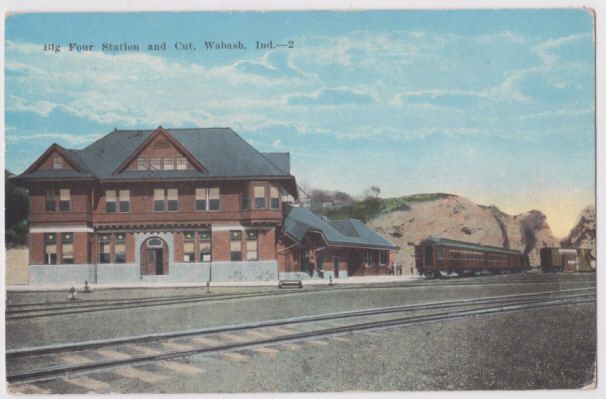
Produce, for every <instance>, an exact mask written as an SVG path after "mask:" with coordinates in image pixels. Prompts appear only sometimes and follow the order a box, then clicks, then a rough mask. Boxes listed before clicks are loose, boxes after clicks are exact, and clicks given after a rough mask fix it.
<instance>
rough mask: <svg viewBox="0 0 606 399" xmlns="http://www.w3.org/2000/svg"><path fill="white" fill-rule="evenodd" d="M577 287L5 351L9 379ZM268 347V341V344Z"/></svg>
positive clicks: (518, 300)
mask: <svg viewBox="0 0 606 399" xmlns="http://www.w3.org/2000/svg"><path fill="white" fill-rule="evenodd" d="M592 302H593V303H595V291H594V290H593V289H592V288H589V289H573V290H566V291H552V292H544V293H533V294H521V295H507V296H498V297H489V298H478V299H467V300H456V301H448V302H437V303H427V304H417V305H407V306H395V307H385V308H377V309H368V310H360V311H349V312H339V313H331V314H324V315H317V316H306V317H297V318H288V319H281V320H271V321H266V322H258V323H248V324H242V325H235V326H224V327H216V328H207V329H202V330H192V331H180V332H175V333H167V334H156V335H147V336H136V337H126V338H120V339H113V340H107V341H91V342H85V343H79V344H69V345H55V346H46V347H38V348H25V349H19V350H12V351H7V352H6V366H7V371H8V373H7V380H8V382H9V383H11V384H16V383H30V382H38V381H46V380H52V379H56V378H61V377H66V376H73V375H78V374H81V373H90V372H96V371H102V370H107V369H116V368H120V367H132V366H137V365H142V364H145V363H150V362H158V361H169V360H173V359H179V358H187V357H191V356H194V355H215V354H222V353H223V354H224V353H230V352H234V351H236V352H237V351H239V350H245V349H251V348H259V347H268V346H272V345H277V344H285V343H293V342H299V341H306V340H317V339H322V338H327V337H335V336H339V335H343V334H349V333H356V332H367V331H371V330H378V329H385V328H393V327H402V326H410V325H417V324H421V323H430V322H440V321H446V320H452V319H456V318H462V317H470V316H482V315H493V314H498V313H504V312H515V311H523V310H529V309H537V308H545V307H552V306H562V305H570V304H580V303H592ZM266 350H267V349H266Z"/></svg>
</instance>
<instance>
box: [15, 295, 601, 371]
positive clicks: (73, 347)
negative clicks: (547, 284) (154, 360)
mask: <svg viewBox="0 0 606 399" xmlns="http://www.w3.org/2000/svg"><path fill="white" fill-rule="evenodd" d="M590 290H591V291H593V289H589V288H578V289H572V290H562V291H546V292H540V293H525V294H512V295H501V296H493V297H484V298H470V299H459V300H455V301H442V302H430V303H420V304H414V305H400V306H389V307H382V308H371V309H364V310H353V311H344V312H334V313H325V314H321V315H312V316H299V317H290V318H286V319H275V320H268V321H262V322H253V323H245V324H238V325H227V326H220V327H210V328H204V329H196V330H185V331H175V332H168V333H158V334H148V335H137V336H131V337H124V338H115V339H107V340H96V341H87V342H80V343H76V344H59V345H48V346H41V347H33V348H21V349H13V350H6V352H5V355H6V359H7V360H9V359H14V358H18V357H25V356H39V355H45V354H53V353H61V352H72V351H82V350H90V349H98V348H102V347H107V346H116V345H124V344H131V343H144V342H155V341H163V340H169V339H178V338H187V337H191V336H200V335H211V334H217V333H227V332H236V331H241V330H247V329H254V328H264V327H277V326H283V325H286V324H297V323H310V322H317V321H326V320H337V319H343V318H352V317H363V316H374V315H379V314H388V313H402V312H414V311H419V310H432V309H439V308H452V307H460V306H471V305H484V304H492V303H498V302H506V303H510V302H519V301H522V300H535V301H536V300H541V299H549V298H551V297H553V296H560V297H566V298H567V297H578V296H594V295H595V293H594V292H587V291H590Z"/></svg>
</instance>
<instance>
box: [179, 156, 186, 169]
mask: <svg viewBox="0 0 606 399" xmlns="http://www.w3.org/2000/svg"><path fill="white" fill-rule="evenodd" d="M186 169H187V160H186V159H185V158H184V157H177V170H186Z"/></svg>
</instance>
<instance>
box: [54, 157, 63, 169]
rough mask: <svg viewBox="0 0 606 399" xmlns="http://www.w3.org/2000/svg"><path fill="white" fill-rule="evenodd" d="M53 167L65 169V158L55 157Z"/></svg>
mask: <svg viewBox="0 0 606 399" xmlns="http://www.w3.org/2000/svg"><path fill="white" fill-rule="evenodd" d="M53 169H63V159H62V158H61V157H53Z"/></svg>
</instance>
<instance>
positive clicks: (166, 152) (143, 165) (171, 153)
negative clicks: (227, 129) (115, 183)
mask: <svg viewBox="0 0 606 399" xmlns="http://www.w3.org/2000/svg"><path fill="white" fill-rule="evenodd" d="M173 170H175V171H183V170H197V171H202V172H206V170H205V169H204V167H203V166H202V165H201V164H200V163H199V162H198V161H197V160H196V159H195V158H194V157H193V156H192V155H191V154H190V153H189V151H187V150H186V149H185V148H184V147H183V146H182V145H181V144H180V143H179V142H178V141H177V140H176V139H175V138H174V137H172V136H171V135H170V133H168V132H167V131H166V130H165V129H164V128H162V127H161V126H160V127H159V128H158V129H156V130H155V131H154V133H152V134H151V135H150V137H149V138H148V139H147V140H145V142H143V143H142V144H141V146H140V147H139V148H138V149H137V150H136V151H135V152H134V153H133V154H131V156H129V157H128V158H127V159H126V160H125V161H124V162H123V164H122V165H121V166H120V167H119V168H118V169H117V171H116V172H115V173H114V174H119V173H122V172H123V171H173Z"/></svg>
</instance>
